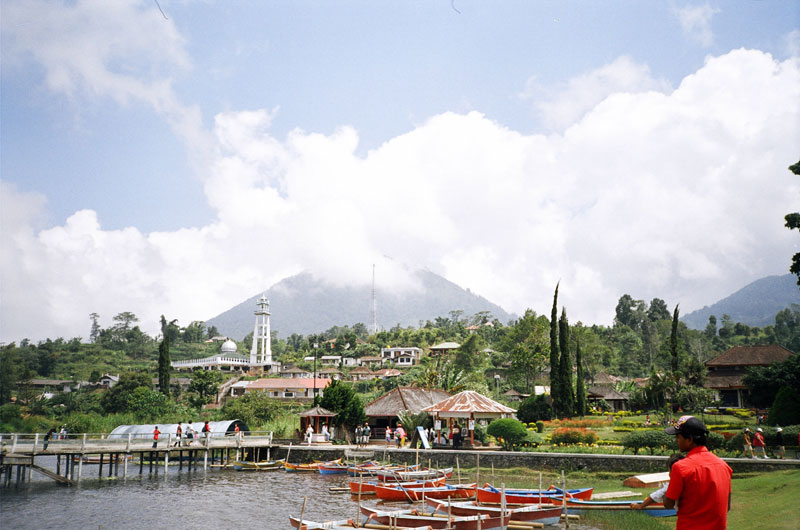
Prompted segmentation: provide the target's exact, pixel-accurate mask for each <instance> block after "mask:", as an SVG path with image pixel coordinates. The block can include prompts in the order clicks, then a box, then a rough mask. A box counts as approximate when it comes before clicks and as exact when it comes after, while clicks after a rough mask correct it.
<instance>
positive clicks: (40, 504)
mask: <svg viewBox="0 0 800 530" xmlns="http://www.w3.org/2000/svg"><path fill="white" fill-rule="evenodd" d="M36 463H37V464H39V465H41V466H43V467H46V468H48V469H51V470H55V457H38V458H37V459H36ZM97 470H98V466H97V465H84V466H83V472H82V474H83V478H82V479H81V482H80V484H79V485H75V486H60V485H58V484H56V483H55V482H54V481H53V480H51V479H49V478H47V477H44V476H43V475H41V474H39V473H36V472H34V473H33V476H32V480H31V482H30V483H27V482H26V483H23V484H21V485H20V486H19V487H18V488H17V487H15V486H14V485H13V484H12V486H11V487H8V488H2V489H0V529H2V530H11V529H13V530H28V529H30V530H43V529H44V530H47V529H78V528H80V529H98V530H103V529H128V528H130V529H137V530H158V529H161V528H170V530H180V529H196V530H207V529H209V528H213V529H217V528H225V527H232V528H235V529H237V530H239V529H247V530H250V529H256V528H257V529H264V530H281V529H287V528H291V527H290V525H289V516H290V515H295V516H298V517H299V516H300V511H301V509H302V505H303V498H304V497H305V498H307V502H306V508H305V516H304V518H305V519H308V520H313V521H326V520H333V519H348V518H354V517H355V515H356V510H357V503H356V502H354V501H352V500H351V496H350V495H349V494H343V493H332V492H330V491H329V488H331V487H345V486H347V481H348V478H347V477H346V476H344V475H320V474H319V473H286V472H284V471H270V472H245V471H234V470H232V469H225V470H223V469H211V468H209V469H206V470H203V469H202V463H201V465H200V467H199V469H193V470H192V471H191V472H189V471H187V468H186V467H184V468H183V470H181V471H178V467H177V466H169V469H168V471H167V475H166V477H165V475H164V468H163V466H161V467H159V468H158V473H156V472H155V468H154V472H153V473H152V474H151V473H150V472H149V471H148V466H147V465H145V466H144V468H143V473H142V474H141V475H139V465H138V463H136V464H128V478H127V479H123V478H122V477H121V475H122V466H121V465H120V471H119V474H120V476H119V477H116V478H111V479H109V478H103V479H98V478H97ZM107 472H108V468H107V467H106V466H104V470H103V473H104V474H106V473H107ZM76 474H77V470H76ZM362 504H364V505H365V506H376V505H377V501H376V500H375V498H374V497H372V498H370V497H365V498H364V499H362ZM384 509H386V508H384ZM570 527H571V528H572V529H573V530H581V529H583V530H596V529H593V528H588V527H587V526H584V525H581V524H574V523H573V524H572V525H571V526H570ZM549 528H560V527H549Z"/></svg>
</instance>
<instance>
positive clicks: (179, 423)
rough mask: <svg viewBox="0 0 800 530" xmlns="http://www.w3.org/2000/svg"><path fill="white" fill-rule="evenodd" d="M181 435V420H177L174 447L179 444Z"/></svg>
mask: <svg viewBox="0 0 800 530" xmlns="http://www.w3.org/2000/svg"><path fill="white" fill-rule="evenodd" d="M182 435H183V427H181V422H178V428H177V429H175V447H180V446H181V436H182Z"/></svg>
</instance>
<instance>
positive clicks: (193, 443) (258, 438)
mask: <svg viewBox="0 0 800 530" xmlns="http://www.w3.org/2000/svg"><path fill="white" fill-rule="evenodd" d="M44 438H45V436H44V435H43V434H42V433H0V451H2V452H6V453H30V454H41V453H45V451H46V453H45V454H47V453H54V454H55V453H59V454H64V453H100V452H130V451H143V450H146V449H148V448H150V449H152V448H153V442H154V441H155V440H153V434H152V433H135V434H134V433H128V434H123V435H115V436H113V437H109V433H73V434H67V435H60V434H54V435H52V437H51V438H50V439H49V440H47V441H45V439H44ZM271 444H272V432H271V431H246V432H244V431H243V432H240V433H239V434H238V435H236V434H234V433H224V434H223V433H210V436H208V437H206V436H204V434H203V433H200V434H199V436H198V437H197V438H193V439H188V438H185V437H182V438H181V439H180V441H179V440H178V438H177V437H176V436H175V435H174V434H171V433H161V434H160V435H159V438H158V440H157V443H156V449H161V450H164V449H170V450H178V449H222V448H227V447H256V446H263V445H271ZM45 445H46V446H47V448H46V449H45Z"/></svg>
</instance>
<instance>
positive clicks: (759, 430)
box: [756, 427, 764, 432]
mask: <svg viewBox="0 0 800 530" xmlns="http://www.w3.org/2000/svg"><path fill="white" fill-rule="evenodd" d="M756 431H757V432H764V431H762V430H761V427H759V428H758V429H756Z"/></svg>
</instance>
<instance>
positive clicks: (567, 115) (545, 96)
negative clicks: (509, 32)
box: [521, 56, 669, 131]
mask: <svg viewBox="0 0 800 530" xmlns="http://www.w3.org/2000/svg"><path fill="white" fill-rule="evenodd" d="M648 90H658V91H666V90H669V83H668V82H667V81H665V80H663V79H654V78H653V77H652V76H651V75H650V69H649V68H648V67H647V65H645V64H638V63H636V62H634V61H633V59H631V58H630V57H627V56H623V57H618V58H617V59H615V60H614V61H612V62H611V63H609V64H606V65H604V66H602V67H600V68H597V69H595V70H592V71H590V72H588V73H585V74H582V75H579V76H576V77H574V78H572V79H569V80H568V81H566V82H563V83H557V84H555V85H548V86H545V85H542V84H540V83H539V82H538V81H537V80H536V78H530V79H529V80H528V82H527V84H526V87H525V91H524V92H523V93H522V94H521V97H522V99H525V100H531V101H532V102H533V106H534V109H535V111H536V113H537V114H538V115H539V117H540V119H541V120H542V123H543V124H544V125H545V126H546V127H547V128H549V129H552V130H556V131H562V130H563V129H564V128H566V127H568V126H569V125H572V124H574V123H575V122H577V121H578V120H579V119H580V118H581V117H582V116H583V115H584V114H586V112H588V111H589V110H591V109H592V108H594V106H595V105H597V104H598V103H600V102H601V101H603V100H604V99H605V98H606V97H608V96H610V95H611V94H620V93H640V92H644V91H648Z"/></svg>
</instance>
